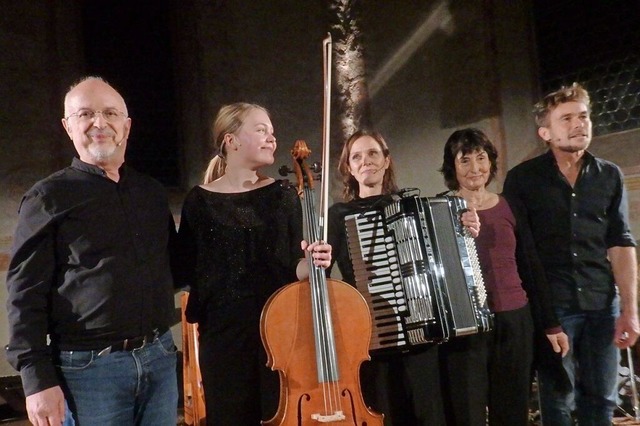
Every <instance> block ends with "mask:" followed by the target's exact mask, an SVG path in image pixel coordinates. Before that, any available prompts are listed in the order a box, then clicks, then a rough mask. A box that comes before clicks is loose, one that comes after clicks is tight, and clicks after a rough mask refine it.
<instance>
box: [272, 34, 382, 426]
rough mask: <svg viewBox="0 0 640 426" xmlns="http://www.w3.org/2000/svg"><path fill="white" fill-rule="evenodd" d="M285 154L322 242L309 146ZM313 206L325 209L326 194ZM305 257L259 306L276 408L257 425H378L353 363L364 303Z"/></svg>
mask: <svg viewBox="0 0 640 426" xmlns="http://www.w3.org/2000/svg"><path fill="white" fill-rule="evenodd" d="M328 39H329V41H328V42H327V39H325V42H324V43H325V53H326V52H327V44H329V48H330V36H329V37H328ZM325 59H326V56H325ZM325 62H327V61H325ZM329 62H330V61H329ZM325 69H326V67H325ZM326 75H327V74H325V77H326ZM327 79H330V78H328V77H327ZM325 82H326V80H325ZM327 86H329V87H330V84H325V127H324V132H323V133H324V137H323V151H324V155H323V156H324V157H325V162H324V167H325V171H326V170H327V164H328V163H327V161H326V159H327V158H328V150H329V147H328V141H327V139H328V134H329V133H328V109H329V108H328V105H329V102H328V101H327V99H328V95H327ZM291 153H292V156H293V158H294V171H295V173H296V176H297V178H298V194H299V196H300V200H301V203H302V211H303V218H304V223H305V240H306V241H318V240H321V239H322V240H324V241H326V228H325V227H324V226H323V224H324V223H326V221H325V217H324V216H326V207H325V208H324V210H325V212H324V216H320V217H319V218H318V217H316V216H317V214H316V208H315V200H314V197H315V194H314V189H313V178H312V175H311V172H310V170H309V168H308V167H307V165H306V163H305V160H306V158H308V156H309V155H310V150H309V149H308V148H307V146H306V144H305V142H304V141H302V140H298V141H296V143H295V146H294V148H293V149H292V151H291ZM322 175H323V179H322V182H323V193H324V194H327V191H326V188H327V186H326V185H328V173H326V172H325V173H323V174H322ZM321 205H323V206H326V197H324V198H323V199H322V200H321ZM306 256H307V261H308V264H309V279H308V280H304V281H298V282H296V283H293V284H289V285H286V286H284V287H282V288H280V289H279V290H278V291H276V292H275V293H274V294H273V295H272V296H271V297H270V298H269V300H268V301H267V303H266V304H265V306H264V308H263V310H262V315H261V318H260V335H261V338H262V342H263V345H264V347H265V350H266V352H267V366H268V367H271V369H273V370H277V371H278V373H279V375H280V401H279V405H278V410H277V412H276V414H275V415H274V416H273V418H271V419H270V420H267V421H263V422H262V424H264V425H268V426H292V425H298V426H301V425H305V426H306V425H312V424H317V423H328V424H336V425H352V426H375V425H382V424H383V415H381V414H377V413H374V412H373V411H372V410H371V409H370V408H368V407H367V406H366V405H365V403H364V400H363V398H362V393H361V390H360V374H359V372H360V365H361V364H362V362H363V361H365V360H369V359H370V358H369V354H368V348H369V342H370V339H371V328H372V325H371V315H370V313H369V308H368V306H367V303H366V301H365V300H364V298H363V297H362V295H361V294H360V293H359V292H358V291H357V290H356V289H355V288H354V287H352V286H350V285H349V284H347V283H345V282H342V281H338V280H334V279H328V278H327V277H326V275H325V271H324V270H323V269H322V268H320V267H318V266H316V265H315V264H314V263H313V259H312V257H311V255H310V254H309V253H307V255H306Z"/></svg>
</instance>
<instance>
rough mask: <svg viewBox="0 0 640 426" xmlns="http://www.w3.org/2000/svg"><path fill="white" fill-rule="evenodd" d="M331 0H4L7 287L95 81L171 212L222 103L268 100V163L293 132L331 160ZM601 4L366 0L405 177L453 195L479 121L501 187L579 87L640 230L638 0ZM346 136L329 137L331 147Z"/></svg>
mask: <svg viewBox="0 0 640 426" xmlns="http://www.w3.org/2000/svg"><path fill="white" fill-rule="evenodd" d="M327 3H328V2H327V1H325V0H304V1H302V0H269V1H267V0H234V1H225V0H216V1H214V0H211V1H205V0H184V1H179V0H155V1H131V0H129V1H126V0H112V1H91V2H89V1H82V0H31V1H29V2H18V1H12V0H0V102H1V104H2V107H1V108H0V129H1V131H0V281H2V282H4V277H5V275H6V268H7V264H8V260H9V248H10V245H11V238H12V237H11V235H12V233H13V230H14V228H15V222H16V218H17V214H16V212H17V208H18V204H19V201H20V198H21V196H22V193H24V191H25V190H26V189H27V188H28V187H29V186H30V185H32V184H33V183H34V182H35V181H36V180H38V179H41V178H43V177H45V176H47V175H48V174H50V173H51V172H52V171H54V170H56V169H59V168H61V167H64V166H66V165H67V164H68V163H69V161H70V159H71V156H72V155H73V147H72V145H71V143H70V142H69V141H68V138H67V137H66V135H65V134H64V132H63V129H62V126H61V125H60V118H61V116H62V111H63V108H62V99H63V96H64V93H65V92H66V90H67V88H68V86H69V85H70V84H72V83H73V82H74V81H75V80H77V79H78V78H80V77H82V76H84V75H87V74H98V75H102V76H103V77H105V78H106V79H107V80H108V81H110V82H111V83H112V84H113V85H114V86H115V87H116V88H117V89H119V90H120V91H121V93H122V94H123V95H124V97H125V99H126V101H127V104H128V106H129V111H130V114H131V116H132V119H133V128H132V134H131V138H130V144H129V148H128V153H127V161H128V162H129V163H131V164H132V165H133V166H134V167H136V168H137V169H139V170H141V171H145V172H147V173H149V174H151V175H153V176H155V177H156V178H157V179H159V180H160V181H161V182H163V183H164V184H165V185H166V186H167V188H168V189H169V190H170V192H171V195H172V201H173V206H172V207H173V209H174V211H175V212H176V213H178V212H179V208H180V205H181V202H182V198H183V196H184V193H185V191H186V190H187V189H188V188H190V187H191V186H193V185H195V184H197V183H198V182H199V180H200V177H201V175H202V172H203V170H204V167H205V165H206V163H207V161H208V159H209V157H210V155H211V144H210V131H209V127H210V124H211V121H212V119H213V117H214V115H215V113H216V111H217V110H218V108H219V107H220V106H221V105H223V104H225V103H230V102H235V101H239V100H244V101H251V102H257V103H260V104H263V105H264V106H266V107H267V108H268V109H269V110H270V111H271V115H272V121H273V123H274V126H275V129H276V135H277V137H278V144H279V148H278V153H277V160H276V163H275V165H274V166H273V167H271V168H270V169H269V170H268V172H269V173H271V174H272V175H277V172H276V170H277V168H278V167H279V166H280V165H282V164H285V163H286V164H288V163H289V159H288V151H289V149H290V147H291V145H292V143H293V141H294V140H295V139H298V138H302V139H306V140H307V141H308V142H309V144H310V146H311V148H312V149H313V150H314V152H315V154H314V155H313V156H312V157H314V156H315V157H317V158H316V159H319V154H318V153H319V150H320V137H321V126H322V49H321V42H322V39H323V38H324V37H325V35H326V33H327V32H328V31H329V28H330V27H329V23H330V22H332V17H331V15H330V14H329V12H328V9H327ZM592 3H593V4H592V5H590V7H586V6H585V4H584V2H582V1H577V0H559V1H543V0H535V1H533V0H522V1H518V2H503V1H499V0H482V1H475V0H450V1H445V0H428V1H426V0H397V1H382V0H378V1H369V2H364V1H360V2H356V4H357V5H358V7H359V13H358V15H357V16H358V18H359V19H360V27H361V29H362V31H363V43H364V46H365V65H366V70H367V76H368V79H369V82H370V87H369V90H370V96H371V115H372V117H371V118H372V121H373V123H374V125H375V127H377V128H378V130H380V131H381V132H382V133H383V134H384V135H385V137H386V138H387V140H388V142H389V143H390V145H391V148H392V153H393V156H394V159H395V160H396V163H397V164H398V165H399V167H398V178H399V181H400V184H401V186H406V187H418V188H420V189H421V190H422V192H423V194H425V195H431V194H434V193H436V192H440V191H442V190H443V189H444V185H443V183H442V178H441V176H440V174H439V173H438V172H437V169H438V168H439V167H440V163H441V158H442V154H441V149H442V146H443V144H444V142H445V140H446V138H447V137H448V136H449V135H450V134H451V133H452V132H453V131H454V130H456V129H458V128H460V127H464V126H476V127H480V128H481V129H483V130H485V131H486V132H487V133H488V134H489V135H490V137H491V138H492V140H493V141H494V142H495V143H496V145H497V147H498V149H499V152H500V166H501V168H500V172H499V175H498V179H497V180H496V183H495V189H496V190H499V189H500V187H501V183H502V180H503V178H504V174H505V173H506V171H507V170H508V169H509V168H511V167H513V166H514V165H516V164H517V163H519V162H520V161H522V159H524V158H527V157H530V156H532V155H535V154H537V153H539V152H541V151H542V150H543V149H544V148H543V146H542V144H541V143H540V142H539V141H538V139H537V137H536V133H535V127H534V125H533V120H532V118H531V106H532V104H533V103H534V102H535V100H536V99H537V98H538V97H539V95H540V94H541V93H542V92H546V91H548V90H552V89H555V88H557V87H558V86H559V85H560V84H561V83H571V82H572V81H576V80H577V81H582V82H584V83H585V84H586V85H587V88H588V89H589V90H590V91H591V93H592V96H593V100H594V107H593V109H594V126H595V129H596V132H597V134H598V137H597V138H596V141H594V145H593V150H594V152H595V153H596V154H599V155H603V156H605V157H607V158H610V159H612V160H614V161H616V162H618V163H619V164H620V165H621V166H622V167H623V169H624V171H625V173H626V175H627V184H628V187H629V189H630V190H631V191H630V196H631V201H632V219H633V221H634V227H635V228H634V229H635V232H636V234H640V230H638V222H639V221H640V207H638V206H640V196H639V195H638V193H639V192H640V191H639V190H640V154H639V151H640V150H638V148H637V139H638V134H639V132H638V127H639V125H640V122H639V120H640V110H639V109H638V108H640V106H639V103H640V100H639V97H640V71H639V68H640V66H639V62H640V59H639V56H638V52H640V50H639V49H638V47H639V44H640V43H639V38H638V34H639V30H638V25H637V22H639V20H638V18H640V2H639V1H637V0H621V1H616V2H592ZM334 37H335V36H334ZM342 142H343V141H342V140H337V139H334V140H332V145H333V146H332V150H333V151H334V152H337V151H338V150H339V149H340V145H341V144H342ZM339 192H340V188H339V187H337V186H335V187H334V188H333V189H332V192H331V193H332V195H333V196H334V197H335V198H336V199H337V194H339ZM4 291H5V290H4V286H0V301H1V300H4V297H5V294H4ZM2 323H3V321H2V320H0V343H1V342H6V328H5V327H4V326H2ZM0 366H3V364H2V363H0ZM3 367H4V366H3ZM7 369H8V366H6V368H4V370H7ZM1 370H2V368H0V372H2V371H1ZM8 371H10V370H8ZM7 374H8V373H7Z"/></svg>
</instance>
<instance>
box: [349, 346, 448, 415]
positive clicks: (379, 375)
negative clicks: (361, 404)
mask: <svg viewBox="0 0 640 426" xmlns="http://www.w3.org/2000/svg"><path fill="white" fill-rule="evenodd" d="M438 350H439V348H438V346H436V345H424V346H421V347H418V348H417V350H416V349H414V350H413V351H412V352H408V353H396V354H388V355H384V356H375V357H374V358H373V360H372V361H370V362H365V363H364V364H363V365H362V368H361V370H360V373H361V374H360V378H361V387H362V393H363V397H364V400H365V403H367V405H369V406H371V407H372V408H373V409H374V410H375V411H377V412H378V413H382V414H384V416H385V418H384V424H385V425H387V426H389V425H396V426H441V425H444V424H445V421H444V412H443V409H442V407H443V405H442V398H441V395H440V378H439V371H438Z"/></svg>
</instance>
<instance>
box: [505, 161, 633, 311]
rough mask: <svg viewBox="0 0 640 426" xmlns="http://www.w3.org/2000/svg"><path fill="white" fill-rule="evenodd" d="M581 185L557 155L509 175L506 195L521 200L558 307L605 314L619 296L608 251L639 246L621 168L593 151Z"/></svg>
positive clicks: (580, 181)
mask: <svg viewBox="0 0 640 426" xmlns="http://www.w3.org/2000/svg"><path fill="white" fill-rule="evenodd" d="M583 161H584V163H583V165H582V168H581V170H580V175H579V176H578V180H577V181H576V183H575V185H574V186H573V187H572V186H571V185H570V184H569V182H567V180H566V179H565V178H564V176H563V175H562V173H561V172H560V169H559V168H558V165H557V163H556V160H555V157H554V156H553V153H552V152H551V151H548V152H547V153H545V154H542V155H540V156H538V157H536V158H533V159H531V160H528V161H526V162H524V163H522V164H520V165H518V166H516V167H514V168H513V169H511V170H510V171H509V173H508V174H507V178H506V180H505V183H504V192H505V194H507V195H508V196H509V197H510V198H511V199H517V200H519V202H520V204H521V205H522V206H523V207H524V217H525V218H526V219H527V220H528V222H529V224H530V229H531V232H532V234H533V239H534V242H535V246H536V249H537V252H538V254H539V256H540V259H541V261H542V264H543V266H544V270H545V273H546V276H547V279H548V281H549V283H550V284H551V286H552V289H553V304H554V306H561V307H567V308H580V309H587V310H590V309H604V308H605V307H606V306H608V305H609V304H610V303H611V300H612V298H613V296H614V294H615V286H614V278H613V273H612V270H611V265H610V264H609V260H608V258H607V249H608V248H610V247H614V246H620V247H625V246H635V245H636V242H635V240H634V238H633V236H632V235H631V231H630V227H629V217H628V202H627V195H626V191H625V188H624V185H623V177H622V172H621V171H620V168H619V167H618V166H616V165H615V164H613V163H611V162H608V161H605V160H602V159H599V158H596V157H594V156H593V155H591V154H589V153H588V152H586V153H585V155H584V160H583Z"/></svg>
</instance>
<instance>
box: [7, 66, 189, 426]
mask: <svg viewBox="0 0 640 426" xmlns="http://www.w3.org/2000/svg"><path fill="white" fill-rule="evenodd" d="M64 110H65V111H64V118H63V119H62V125H63V126H64V128H65V130H66V132H67V134H68V135H69V138H70V139H71V141H72V142H73V145H74V147H75V149H76V151H77V153H78V156H77V157H76V158H74V159H73V161H72V163H71V165H70V166H69V167H67V168H65V169H63V170H60V171H58V172H56V173H54V174H52V175H51V176H49V177H48V178H46V179H44V180H42V181H40V182H38V183H36V184H35V185H34V186H33V187H32V188H31V189H30V190H29V191H28V192H27V193H26V194H25V196H24V197H23V200H22V203H21V205H20V211H19V220H18V226H17V229H16V233H15V238H14V244H13V247H12V260H11V263H10V266H9V271H8V274H7V288H8V302H7V309H8V316H9V333H10V340H9V345H8V346H7V358H8V360H9V362H10V363H11V364H12V365H13V366H14V367H15V368H16V369H17V370H18V371H20V374H21V377H22V383H23V387H24V391H25V395H26V405H27V412H28V416H29V420H31V422H32V423H33V424H35V425H60V424H65V425H73V424H79V425H127V424H131V425H132V424H136V425H153V426H157V425H167V426H168V425H172V426H174V425H175V424H176V417H177V416H176V409H177V400H178V391H177V378H176V348H175V345H174V343H173V339H172V337H171V332H170V331H169V326H170V325H171V323H172V319H173V311H174V300H173V281H172V277H171V271H170V267H169V245H170V241H171V240H172V239H173V237H174V235H175V225H174V222H173V219H172V216H171V213H170V211H169V206H168V202H167V198H166V194H165V191H164V188H163V187H162V186H161V185H160V184H159V183H158V182H156V181H155V180H153V179H151V178H149V177H147V176H144V175H142V174H140V173H137V172H136V171H134V170H133V169H131V168H129V167H127V166H126V165H125V164H124V157H125V150H126V148H127V139H128V136H129V131H130V129H131V118H129V116H128V112H127V106H126V104H125V102H124V99H123V98H122V96H120V94H119V93H118V92H117V91H116V90H115V89H114V88H113V87H111V86H110V85H109V84H107V83H106V82H105V81H104V80H102V79H101V78H99V77H88V78H85V79H83V80H81V81H80V82H79V83H78V84H76V85H74V86H72V87H71V89H70V90H69V92H68V93H67V95H66V97H65V100H64Z"/></svg>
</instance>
